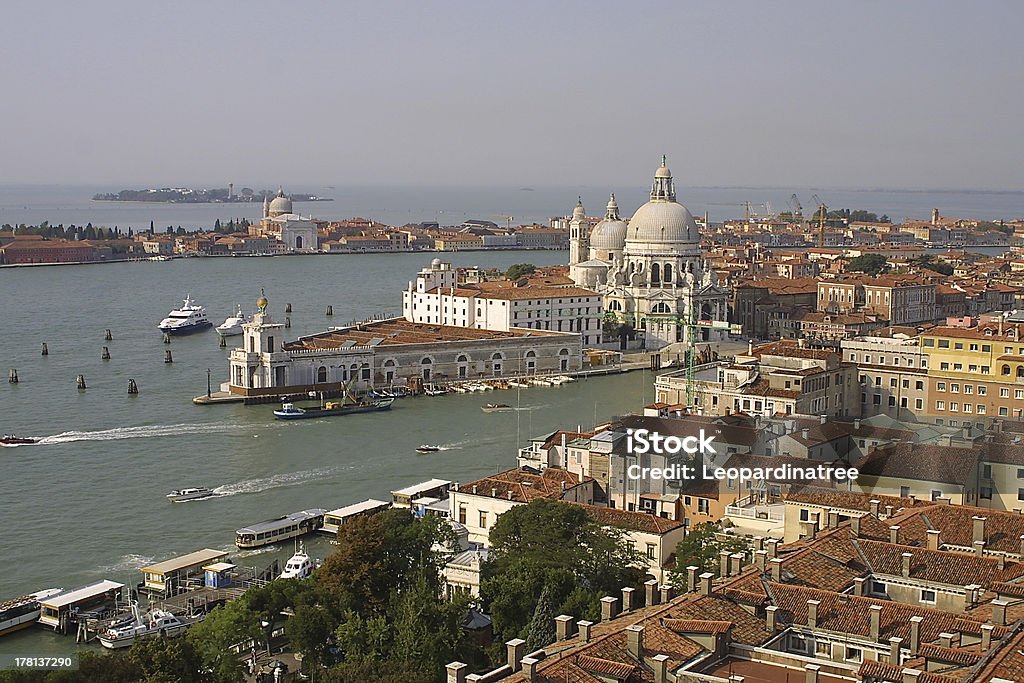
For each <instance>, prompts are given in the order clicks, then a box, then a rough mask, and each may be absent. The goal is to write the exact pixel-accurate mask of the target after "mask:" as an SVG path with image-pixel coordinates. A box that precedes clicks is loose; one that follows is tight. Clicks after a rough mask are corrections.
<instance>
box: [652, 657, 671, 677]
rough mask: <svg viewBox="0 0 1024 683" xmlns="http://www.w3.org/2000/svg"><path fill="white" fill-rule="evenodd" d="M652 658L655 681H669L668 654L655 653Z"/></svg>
mask: <svg viewBox="0 0 1024 683" xmlns="http://www.w3.org/2000/svg"><path fill="white" fill-rule="evenodd" d="M651 660H652V661H651V668H653V669H654V683H668V655H654V656H653V657H651Z"/></svg>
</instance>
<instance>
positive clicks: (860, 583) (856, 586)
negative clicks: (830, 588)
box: [853, 576, 867, 598]
mask: <svg viewBox="0 0 1024 683" xmlns="http://www.w3.org/2000/svg"><path fill="white" fill-rule="evenodd" d="M866 582H867V579H865V578H864V577H863V576H858V577H857V578H855V579H854V580H853V594H854V595H856V596H857V597H858V598H859V597H862V596H863V595H864V584H865V583H866Z"/></svg>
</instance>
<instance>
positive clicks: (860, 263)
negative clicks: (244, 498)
mask: <svg viewBox="0 0 1024 683" xmlns="http://www.w3.org/2000/svg"><path fill="white" fill-rule="evenodd" d="M888 269H889V262H888V261H887V260H886V258H885V256H882V255H881V254H861V255H860V256H857V257H856V258H852V259H850V260H849V262H848V263H847V264H846V270H848V271H853V272H855V273H867V274H868V275H878V274H879V273H882V272H884V271H886V270H888Z"/></svg>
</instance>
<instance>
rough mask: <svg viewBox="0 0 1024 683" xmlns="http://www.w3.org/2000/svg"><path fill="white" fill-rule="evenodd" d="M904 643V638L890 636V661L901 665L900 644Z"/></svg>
mask: <svg viewBox="0 0 1024 683" xmlns="http://www.w3.org/2000/svg"><path fill="white" fill-rule="evenodd" d="M902 644H903V639H902V638H890V639H889V663H890V664H895V665H897V666H899V663H900V645H902Z"/></svg>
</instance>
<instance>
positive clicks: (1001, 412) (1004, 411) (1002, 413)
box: [999, 406, 1010, 417]
mask: <svg viewBox="0 0 1024 683" xmlns="http://www.w3.org/2000/svg"><path fill="white" fill-rule="evenodd" d="M1009 414H1010V411H1009V410H1007V409H1006V407H1005V406H1004V407H1002V408H1000V409H999V417H1007V416H1009Z"/></svg>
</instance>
